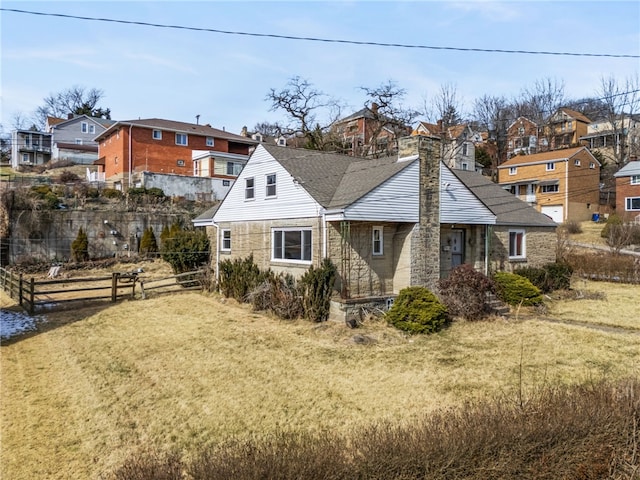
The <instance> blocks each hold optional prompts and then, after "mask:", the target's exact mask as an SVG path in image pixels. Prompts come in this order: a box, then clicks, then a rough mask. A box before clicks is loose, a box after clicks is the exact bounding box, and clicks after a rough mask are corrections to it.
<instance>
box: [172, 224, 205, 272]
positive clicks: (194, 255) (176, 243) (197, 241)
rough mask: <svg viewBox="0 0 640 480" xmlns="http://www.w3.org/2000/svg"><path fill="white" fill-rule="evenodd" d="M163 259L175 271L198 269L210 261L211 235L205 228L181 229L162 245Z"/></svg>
mask: <svg viewBox="0 0 640 480" xmlns="http://www.w3.org/2000/svg"><path fill="white" fill-rule="evenodd" d="M162 259H163V260H164V261H165V262H167V263H169V265H171V268H172V269H173V273H176V274H177V273H184V272H189V271H191V270H197V269H198V268H201V267H202V266H204V265H206V264H207V263H208V261H209V237H207V234H206V232H204V231H203V230H182V229H181V230H180V231H177V232H175V234H173V235H172V237H171V238H168V239H167V240H166V241H165V242H164V244H163V245H162Z"/></svg>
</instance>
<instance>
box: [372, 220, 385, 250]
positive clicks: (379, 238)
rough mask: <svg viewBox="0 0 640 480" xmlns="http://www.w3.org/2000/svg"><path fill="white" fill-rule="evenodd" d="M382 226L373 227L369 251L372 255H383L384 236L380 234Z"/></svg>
mask: <svg viewBox="0 0 640 480" xmlns="http://www.w3.org/2000/svg"><path fill="white" fill-rule="evenodd" d="M382 228H383V227H373V231H372V233H373V235H372V238H371V241H372V246H371V252H372V253H373V255H383V254H384V237H383V235H382V233H383V230H382Z"/></svg>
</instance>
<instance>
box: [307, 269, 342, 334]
mask: <svg viewBox="0 0 640 480" xmlns="http://www.w3.org/2000/svg"><path fill="white" fill-rule="evenodd" d="M335 281H336V267H335V265H334V264H333V263H332V262H331V260H329V259H328V258H325V259H324V260H323V261H322V265H321V266H320V267H318V268H314V267H313V265H311V266H310V267H309V270H308V271H307V272H306V273H305V274H304V275H303V276H302V278H301V279H300V284H301V286H302V289H303V292H304V293H303V297H304V315H305V317H306V318H308V319H309V320H311V321H313V322H324V321H325V320H327V319H328V318H329V310H330V308H331V294H332V292H333V285H334V284H335Z"/></svg>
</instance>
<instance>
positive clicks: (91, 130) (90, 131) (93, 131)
mask: <svg viewBox="0 0 640 480" xmlns="http://www.w3.org/2000/svg"><path fill="white" fill-rule="evenodd" d="M89 133H96V126H95V125H89Z"/></svg>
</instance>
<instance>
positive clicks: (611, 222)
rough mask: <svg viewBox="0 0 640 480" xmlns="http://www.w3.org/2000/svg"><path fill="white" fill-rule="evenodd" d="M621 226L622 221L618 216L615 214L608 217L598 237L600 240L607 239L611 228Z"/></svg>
mask: <svg viewBox="0 0 640 480" xmlns="http://www.w3.org/2000/svg"><path fill="white" fill-rule="evenodd" d="M623 224H624V222H623V221H622V217H621V216H620V215H618V214H616V213H613V214H611V215H609V218H607V223H606V224H605V226H604V227H603V228H602V230H601V231H600V236H601V237H602V238H609V237H610V236H611V229H612V227H614V226H616V225H623Z"/></svg>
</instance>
